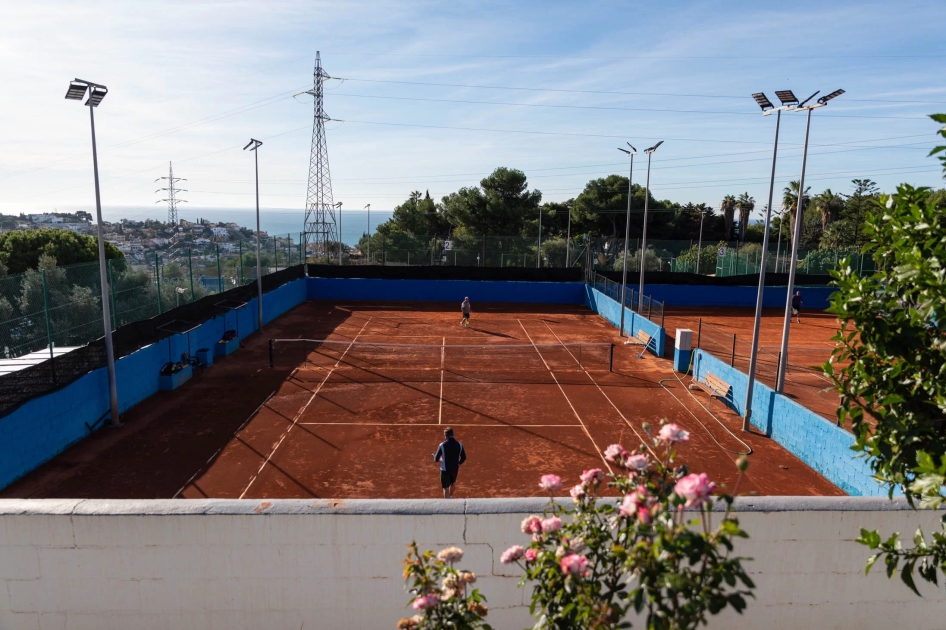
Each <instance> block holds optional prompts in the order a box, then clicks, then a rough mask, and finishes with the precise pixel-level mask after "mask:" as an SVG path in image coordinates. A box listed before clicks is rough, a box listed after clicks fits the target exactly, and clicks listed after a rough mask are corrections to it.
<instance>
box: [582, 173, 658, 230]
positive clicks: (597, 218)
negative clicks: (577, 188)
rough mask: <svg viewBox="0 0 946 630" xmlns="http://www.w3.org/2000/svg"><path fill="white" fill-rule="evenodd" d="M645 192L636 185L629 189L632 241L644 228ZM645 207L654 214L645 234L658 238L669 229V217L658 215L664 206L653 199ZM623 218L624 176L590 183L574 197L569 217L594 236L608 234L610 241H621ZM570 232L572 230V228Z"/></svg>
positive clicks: (624, 207)
mask: <svg viewBox="0 0 946 630" xmlns="http://www.w3.org/2000/svg"><path fill="white" fill-rule="evenodd" d="M644 192H645V191H644V187H643V186H638V185H637V184H634V186H633V189H632V190H631V194H632V195H633V200H632V204H631V205H632V208H631V230H630V233H631V238H636V237H637V236H638V235H640V234H641V232H642V230H643V227H644ZM648 207H649V209H650V210H651V211H654V212H653V214H650V215H649V217H648V221H649V222H650V223H649V226H648V233H649V234H658V235H659V234H660V233H661V232H662V231H665V230H666V227H667V226H669V224H670V217H669V216H668V215H667V213H664V212H659V210H661V209H663V208H664V204H663V203H661V202H658V201H657V200H656V199H654V198H653V197H650V201H649V202H648ZM626 217H627V177H624V176H623V175H608V176H607V177H599V178H597V179H593V180H591V181H589V182H588V183H587V184H585V188H584V190H582V191H581V194H579V195H578V197H576V198H575V205H574V208H573V209H572V218H573V219H577V220H578V222H579V223H580V225H581V229H583V230H585V231H586V232H588V233H590V234H594V235H603V234H608V235H610V236H611V238H612V239H623V238H624V232H625V226H624V221H625V219H626ZM572 229H573V231H574V229H575V226H574V225H573V226H572ZM651 230H653V231H651Z"/></svg>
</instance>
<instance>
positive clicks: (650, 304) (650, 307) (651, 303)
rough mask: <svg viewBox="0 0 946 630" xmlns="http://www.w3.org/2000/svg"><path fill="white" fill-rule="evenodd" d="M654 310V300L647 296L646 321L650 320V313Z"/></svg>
mask: <svg viewBox="0 0 946 630" xmlns="http://www.w3.org/2000/svg"><path fill="white" fill-rule="evenodd" d="M653 310H654V298H652V297H650V296H649V295H648V296H647V319H650V313H651V311H653Z"/></svg>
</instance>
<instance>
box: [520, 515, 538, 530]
mask: <svg viewBox="0 0 946 630" xmlns="http://www.w3.org/2000/svg"><path fill="white" fill-rule="evenodd" d="M519 527H520V529H522V533H523V534H541V533H542V521H541V520H540V519H539V517H538V516H529V517H526V518H525V519H523V521H522V524H521V525H520V526H519Z"/></svg>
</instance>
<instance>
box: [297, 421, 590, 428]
mask: <svg viewBox="0 0 946 630" xmlns="http://www.w3.org/2000/svg"><path fill="white" fill-rule="evenodd" d="M297 424H299V426H306V427H311V426H319V427H330V426H334V425H339V426H356V427H402V428H403V427H437V426H440V424H439V423H438V424H434V423H433V422H299V423H297ZM450 426H452V427H466V428H468V429H469V428H476V427H508V428H510V429H528V428H529V427H574V428H576V429H577V428H582V425H581V424H477V423H475V422H474V423H472V424H463V423H459V424H458V423H451V425H450Z"/></svg>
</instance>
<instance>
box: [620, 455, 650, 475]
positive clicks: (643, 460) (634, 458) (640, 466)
mask: <svg viewBox="0 0 946 630" xmlns="http://www.w3.org/2000/svg"><path fill="white" fill-rule="evenodd" d="M624 466H625V467H626V468H627V469H628V470H632V471H634V472H639V473H640V472H644V471H645V470H647V468H649V467H650V460H648V459H647V456H646V455H631V456H630V457H628V458H627V461H626V462H624Z"/></svg>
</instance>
